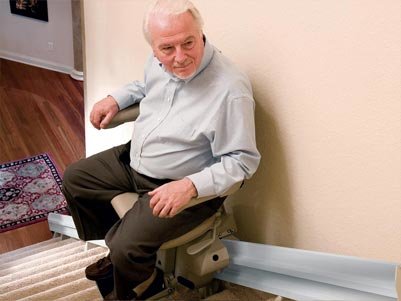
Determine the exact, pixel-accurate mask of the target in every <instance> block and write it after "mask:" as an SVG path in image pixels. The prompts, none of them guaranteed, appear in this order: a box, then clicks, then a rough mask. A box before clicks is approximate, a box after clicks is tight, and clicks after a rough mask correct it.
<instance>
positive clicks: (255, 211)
mask: <svg viewBox="0 0 401 301" xmlns="http://www.w3.org/2000/svg"><path fill="white" fill-rule="evenodd" d="M194 2H195V3H196V4H197V5H198V7H199V9H200V11H201V13H202V14H203V16H204V19H205V22H206V26H205V33H206V35H207V36H208V38H209V40H210V41H211V42H212V43H213V44H215V45H216V46H217V47H218V48H219V49H220V50H222V51H223V53H225V54H226V55H227V56H228V57H230V58H231V59H232V60H233V61H235V62H236V63H237V64H238V65H239V66H240V67H241V68H242V69H243V70H244V71H246V72H247V73H248V74H249V76H250V78H251V80H252V84H253V87H254V92H255V99H256V102H257V106H256V108H257V112H256V123H257V124H256V126H257V139H258V146H259V149H260V151H261V153H262V156H263V159H262V162H261V166H260V168H259V170H258V172H257V174H256V175H255V177H254V178H253V179H252V180H251V181H249V182H248V183H247V184H246V186H245V188H244V189H242V191H240V192H239V193H237V194H236V195H235V196H234V197H233V198H232V199H231V200H230V201H229V204H230V206H231V207H232V208H233V210H234V213H235V216H236V218H237V221H238V224H239V227H240V232H239V235H240V237H241V239H243V240H248V241H253V242H258V243H267V244H275V245H281V246H288V247H295V248H301V249H309V250H316V251H324V252H331V253H339V254H347V255H356V256H360V257H365V258H375V259H383V260H387V261H398V262H399V261H401V216H400V212H401V200H400V196H401V155H400V154H401V120H400V115H401V84H400V83H401V54H400V45H401V20H400V13H399V12H400V9H401V4H400V2H399V1H398V0H385V1H377V0H363V1H362V0H339V1H315V0H302V1H290V0H286V1H273V0H271V1H270V0H241V1H240V0H236V1H230V0H195V1H194ZM145 3H146V1H128V0H114V1H108V0H85V3H84V8H85V26H86V68H87V70H86V72H85V74H86V76H87V81H86V85H87V87H86V88H87V90H86V92H87V98H86V110H87V113H88V110H89V109H90V107H91V106H92V105H93V102H94V101H95V100H98V99H100V98H101V97H103V96H105V95H106V93H107V92H109V91H110V90H111V89H113V88H116V87H118V86H119V85H121V84H123V83H125V82H127V81H129V80H133V79H141V78H142V71H143V64H144V60H145V58H146V57H147V55H148V53H149V51H150V49H149V47H148V46H147V45H146V44H145V42H144V40H143V38H142V33H141V18H142V14H143V11H144V7H145ZM129 136H130V129H129V127H125V128H123V129H117V130H113V131H110V132H108V133H106V132H100V133H99V132H97V131H95V130H93V129H91V127H90V126H89V124H87V150H88V154H91V153H94V152H97V151H99V150H101V149H104V148H106V147H109V146H110V145H113V144H117V143H119V142H122V141H121V139H123V140H126V139H129Z"/></svg>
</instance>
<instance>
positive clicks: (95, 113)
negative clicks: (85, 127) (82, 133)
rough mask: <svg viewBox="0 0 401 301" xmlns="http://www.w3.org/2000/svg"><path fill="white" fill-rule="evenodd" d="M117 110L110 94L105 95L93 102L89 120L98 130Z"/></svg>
mask: <svg viewBox="0 0 401 301" xmlns="http://www.w3.org/2000/svg"><path fill="white" fill-rule="evenodd" d="M118 111H119V107H118V104H117V101H116V100H115V99H114V97H112V96H107V97H106V98H103V99H102V100H100V101H98V102H97V103H95V105H94V106H93V108H92V112H91V114H90V122H91V123H92V125H93V126H94V127H95V128H97V129H98V130H100V129H104V128H106V126H107V125H108V124H109V123H110V121H111V120H112V119H113V117H114V116H115V115H116V114H117V112H118Z"/></svg>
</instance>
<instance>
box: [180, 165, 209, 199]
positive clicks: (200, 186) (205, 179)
mask: <svg viewBox="0 0 401 301" xmlns="http://www.w3.org/2000/svg"><path fill="white" fill-rule="evenodd" d="M186 178H188V179H190V180H191V181H192V183H193V184H194V186H195V188H196V190H197V191H198V198H201V197H205V196H213V195H216V191H215V188H214V185H213V181H212V180H211V179H212V175H211V174H210V171H209V170H207V169H206V170H203V171H201V172H198V173H195V174H192V175H189V176H186Z"/></svg>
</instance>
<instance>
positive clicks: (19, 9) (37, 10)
mask: <svg viewBox="0 0 401 301" xmlns="http://www.w3.org/2000/svg"><path fill="white" fill-rule="evenodd" d="M10 10H11V13H12V14H16V15H20V16H24V17H28V18H33V19H37V20H41V21H45V22H49V17H48V13H47V0H10Z"/></svg>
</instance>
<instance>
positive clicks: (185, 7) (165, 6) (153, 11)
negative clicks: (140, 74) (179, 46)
mask: <svg viewBox="0 0 401 301" xmlns="http://www.w3.org/2000/svg"><path fill="white" fill-rule="evenodd" d="M185 12H189V13H191V15H192V16H193V18H194V20H195V22H196V24H197V25H198V27H199V32H202V29H203V19H202V16H201V15H200V13H199V11H198V9H197V8H196V7H195V5H194V4H193V3H192V2H191V1H189V0H155V1H153V2H152V3H151V4H150V6H149V9H148V11H147V13H146V14H145V17H144V19H143V34H144V36H145V39H146V41H148V43H149V44H151V43H152V37H151V36H150V33H149V20H150V18H151V17H152V16H154V15H159V14H161V15H167V16H171V15H173V16H174V15H180V14H182V13H185Z"/></svg>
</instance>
